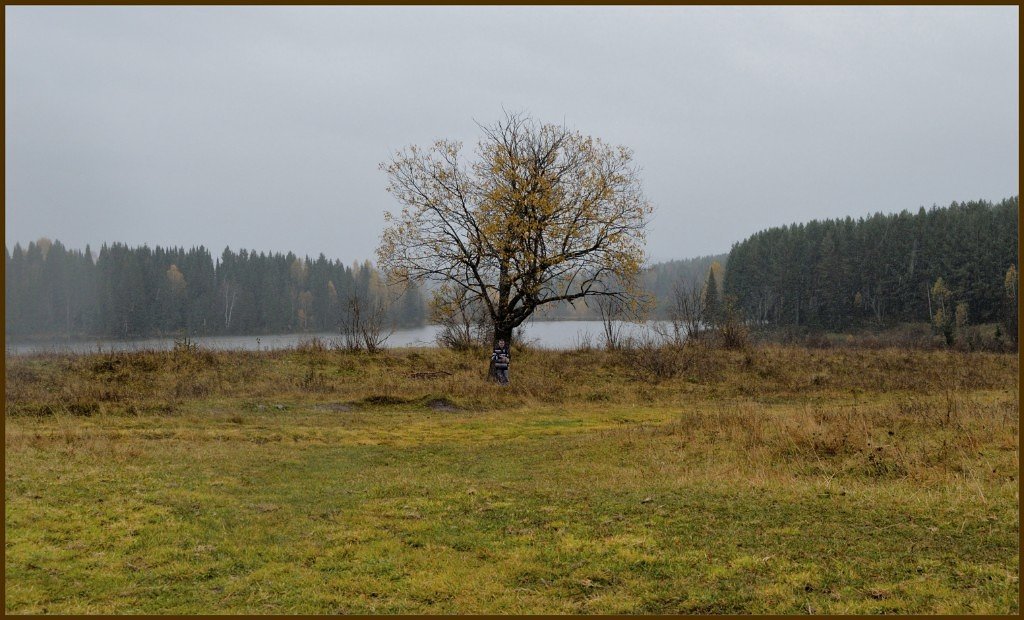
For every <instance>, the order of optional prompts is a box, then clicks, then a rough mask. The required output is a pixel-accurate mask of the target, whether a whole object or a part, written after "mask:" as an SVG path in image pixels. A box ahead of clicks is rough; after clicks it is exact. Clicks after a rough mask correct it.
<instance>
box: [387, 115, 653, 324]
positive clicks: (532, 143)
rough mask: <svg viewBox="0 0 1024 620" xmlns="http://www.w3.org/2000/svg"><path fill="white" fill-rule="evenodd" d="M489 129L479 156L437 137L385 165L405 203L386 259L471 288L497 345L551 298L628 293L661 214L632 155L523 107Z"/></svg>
mask: <svg viewBox="0 0 1024 620" xmlns="http://www.w3.org/2000/svg"><path fill="white" fill-rule="evenodd" d="M481 129H482V131H483V136H482V137H481V139H480V140H479V142H478V144H477V149H476V158H475V160H474V161H473V162H471V163H468V164H467V163H465V162H464V161H463V160H462V159H461V153H462V145H461V143H459V142H456V141H450V140H439V141H437V142H435V143H434V144H433V145H432V146H430V147H429V148H426V149H423V148H420V147H417V146H411V147H408V148H406V149H404V150H401V151H399V152H397V153H395V155H394V156H393V157H392V159H391V160H390V161H387V162H384V163H383V164H381V168H382V170H384V171H385V172H386V174H387V176H388V191H389V192H391V194H392V195H393V196H394V197H395V198H396V199H397V200H398V202H399V203H400V204H401V205H402V209H401V211H400V212H399V213H397V214H393V213H390V212H389V213H386V214H385V218H386V220H387V222H388V226H387V228H386V229H385V230H384V232H383V234H382V236H381V243H380V246H379V248H378V265H379V266H380V267H381V268H382V269H383V270H384V271H385V272H386V273H388V274H389V275H390V276H391V277H392V278H393V279H395V280H398V281H422V280H434V281H437V282H440V283H445V284H448V285H449V286H450V287H453V290H459V291H463V292H464V294H465V296H466V297H468V298H469V300H470V301H471V302H473V303H478V304H480V305H481V306H483V307H484V308H485V309H486V311H487V315H488V316H489V317H490V320H491V322H492V324H493V325H494V340H495V341H497V340H498V339H499V338H503V339H504V340H506V341H507V342H511V339H512V330H513V329H514V328H515V327H517V326H519V325H520V324H522V323H523V322H524V321H525V320H526V319H527V318H529V317H530V316H531V315H532V314H533V312H534V311H535V310H536V309H537V308H539V307H541V306H544V305H547V304H556V303H559V302H565V301H568V302H574V301H575V300H578V299H582V298H585V297H588V296H597V295H602V296H611V297H616V298H620V299H625V298H631V297H632V296H633V295H634V293H635V288H634V284H635V281H636V276H637V274H638V273H639V270H640V266H641V264H642V263H643V260H644V241H645V237H644V233H645V228H646V225H647V222H648V220H649V218H650V215H651V213H652V207H651V204H650V203H649V202H648V201H647V199H646V198H645V197H644V194H643V191H642V187H641V183H640V178H639V174H638V170H637V169H636V167H635V166H634V165H633V153H632V151H631V150H630V149H628V148H626V147H624V146H611V145H608V144H606V143H604V142H603V141H601V140H600V139H597V138H593V137H590V136H585V135H583V134H581V133H579V132H578V131H572V130H569V129H567V128H565V127H561V126H556V125H552V124H541V123H537V122H535V121H534V120H532V119H531V118H530V117H528V116H526V115H524V114H506V116H505V118H504V119H502V120H501V121H499V122H497V123H495V124H494V125H491V126H482V127H481Z"/></svg>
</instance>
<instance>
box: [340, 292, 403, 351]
mask: <svg viewBox="0 0 1024 620" xmlns="http://www.w3.org/2000/svg"><path fill="white" fill-rule="evenodd" d="M347 306H348V307H347V312H346V313H345V316H344V318H342V321H341V337H342V347H343V348H345V349H346V350H349V351H362V350H365V351H366V352H367V353H376V352H377V351H379V350H380V349H382V348H383V347H384V343H385V342H387V340H388V338H390V337H391V334H392V330H385V327H384V322H385V319H386V318H387V311H388V309H387V304H386V303H385V302H384V300H383V299H377V300H376V301H374V302H369V301H367V300H365V299H363V298H362V297H360V296H359V295H358V294H355V295H352V296H351V297H350V298H349V300H348V304H347Z"/></svg>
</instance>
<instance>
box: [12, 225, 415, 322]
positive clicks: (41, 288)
mask: <svg viewBox="0 0 1024 620" xmlns="http://www.w3.org/2000/svg"><path fill="white" fill-rule="evenodd" d="M5 252H6V256H5V258H6V264H5V278H6V279H5V290H4V293H5V301H6V331H7V334H8V335H10V336H15V337H17V336H30V335H31V336H51V337H53V336H94V337H112V338H132V337H142V336H154V335H178V334H182V335H206V334H261V333H284V332H295V331H336V330H338V329H339V325H340V323H341V322H342V320H344V318H345V316H346V314H347V313H348V312H350V311H351V305H352V303H353V301H355V302H357V303H360V304H361V305H362V308H363V311H364V313H365V312H366V310H367V309H368V308H375V307H376V306H377V304H381V305H382V306H383V307H384V308H386V317H385V321H386V322H387V323H389V324H391V325H395V326H410V325H422V324H423V322H424V320H425V312H426V309H425V303H424V299H423V295H422V293H421V291H420V290H419V289H417V288H410V289H408V290H404V291H396V290H389V289H388V287H387V286H386V285H385V283H384V281H383V279H382V277H381V275H380V274H379V273H378V272H377V270H376V269H375V268H374V267H373V266H372V265H371V264H370V263H369V261H367V262H364V263H362V264H353V265H351V266H349V265H344V264H342V263H341V262H340V261H337V260H334V261H330V260H328V259H327V258H326V257H325V256H324V255H322V254H321V255H320V256H319V257H318V258H317V259H316V260H310V259H309V258H308V257H305V258H301V257H298V256H296V255H295V254H293V253H291V252H289V253H287V254H281V253H272V254H268V253H264V252H260V253H258V254H257V253H256V252H255V251H248V250H244V249H243V250H239V251H237V252H234V251H232V250H231V249H229V248H228V249H225V250H224V252H223V253H222V254H221V255H220V257H218V258H217V259H216V260H215V259H213V257H212V256H211V255H210V252H209V250H207V249H206V248H205V247H202V246H200V247H193V248H191V249H189V250H185V249H184V248H161V247H156V248H154V249H151V248H149V247H148V246H145V245H143V246H139V247H129V246H127V245H125V244H122V243H114V244H112V245H106V244H104V245H103V247H101V248H100V251H99V253H98V254H97V255H96V256H95V257H93V254H92V250H91V248H89V247H88V246H87V247H86V249H85V250H84V251H80V250H69V249H67V248H65V247H64V245H63V244H61V243H60V241H52V242H51V241H50V240H48V239H45V238H43V239H40V240H39V241H37V242H32V243H29V244H28V248H27V249H22V247H21V245H20V244H17V245H15V246H14V249H13V251H9V250H8V249H7V248H6V247H5Z"/></svg>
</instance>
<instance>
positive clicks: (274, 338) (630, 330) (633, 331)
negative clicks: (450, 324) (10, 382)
mask: <svg viewBox="0 0 1024 620" xmlns="http://www.w3.org/2000/svg"><path fill="white" fill-rule="evenodd" d="M523 327H524V330H523V331H524V340H525V344H527V345H528V346H533V347H538V348H543V349H571V348H575V347H577V346H581V345H583V344H591V345H593V346H601V345H602V343H603V342H604V340H603V339H604V325H603V323H602V322H601V321H534V322H528V323H526V324H524V326H523ZM616 327H617V328H618V329H620V330H621V332H620V333H621V335H622V336H623V337H628V336H632V337H645V336H656V335H657V333H656V330H657V329H658V328H664V329H669V330H671V323H670V322H668V321H648V322H646V323H629V322H616ZM439 329H440V328H439V327H438V326H436V325H426V326H423V327H416V328H411V329H396V330H395V331H394V332H393V333H392V334H391V336H390V337H389V338H388V340H387V342H386V343H384V346H385V348H401V347H436V346H437V342H436V336H437V332H438V330H439ZM313 338H319V339H320V340H322V341H323V342H324V343H325V344H327V345H328V346H331V345H332V344H338V345H339V346H340V345H341V342H342V337H341V335H340V334H338V333H337V332H318V333H295V334H270V335H262V336H194V337H190V341H191V342H193V343H195V344H196V345H198V346H200V347H202V348H206V349H212V350H215V351H274V350H280V349H292V348H295V347H296V346H298V345H299V344H300V343H301V342H303V341H306V340H311V339H313ZM174 340H175V339H174V337H166V338H142V339H135V340H107V339H85V340H71V341H68V340H64V341H50V342H24V343H17V342H14V343H12V342H8V343H6V346H5V349H6V353H7V355H31V354H36V353H80V354H85V353H98V352H110V351H152V350H156V351H169V350H171V349H173V348H174ZM521 344H523V343H522V342H519V343H513V349H515V347H516V346H520V345H521Z"/></svg>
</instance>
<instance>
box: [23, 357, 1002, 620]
mask: <svg viewBox="0 0 1024 620" xmlns="http://www.w3.org/2000/svg"><path fill="white" fill-rule="evenodd" d="M483 357H484V358H485V356H483ZM484 364H485V362H484V361H482V356H481V355H480V354H476V355H475V356H474V355H473V354H468V353H466V354H460V353H453V352H449V351H441V350H425V349H424V350H395V351H387V352H384V353H380V354H376V355H373V356H369V355H365V354H362V355H360V354H346V353H341V352H332V351H326V350H323V349H322V348H319V347H316V346H309V347H305V348H304V349H302V350H296V351H287V352H265V353H210V352H206V351H197V350H191V349H187V348H182V349H180V350H178V351H176V352H167V353H146V352H140V353H121V354H102V355H90V356H79V357H74V356H40V357H26V358H21V357H18V358H14V357H8V358H7V359H6V371H5V373H6V374H5V380H6V403H5V404H6V417H5V447H6V455H5V480H6V488H5V500H6V512H5V533H6V547H5V568H6V600H5V608H6V611H7V612H8V613H23V612H24V613H39V612H49V613H127V612H141V613H153V612H163V613H195V612H225V613H396V612H403V613H456V612H476V613H718V612H721V613H745V612H754V613H808V612H811V613H881V612H899V613H1016V612H1017V611H1018V609H1019V596H1018V592H1019V574H1020V563H1019V542H1018V541H1019V538H1018V537H1019V514H1020V513H1019V494H1018V489H1019V484H1018V480H1017V472H1018V458H1019V456H1018V449H1019V421H1018V404H1017V403H1018V362H1017V358H1016V356H1015V355H995V354H982V353H956V352H942V351H940V352H923V351H902V350H895V349H888V350H878V351H861V350H818V351H815V350H809V349H804V348H794V347H781V346H762V347H758V348H754V349H750V350H747V351H722V350H711V349H702V348H699V347H688V348H685V349H681V350H676V351H661V352H657V351H647V352H634V353H609V352H603V351H589V352H543V351H524V352H521V353H518V354H517V355H516V363H515V365H514V366H513V370H512V381H513V384H512V385H511V386H510V387H508V388H501V387H499V386H496V385H493V384H491V383H489V382H487V381H485V380H484V377H483V373H484V371H485V365H484ZM666 368H667V370H666ZM659 374H660V375H661V376H662V378H660V379H658V378H656V377H657V375H659Z"/></svg>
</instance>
